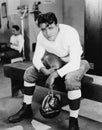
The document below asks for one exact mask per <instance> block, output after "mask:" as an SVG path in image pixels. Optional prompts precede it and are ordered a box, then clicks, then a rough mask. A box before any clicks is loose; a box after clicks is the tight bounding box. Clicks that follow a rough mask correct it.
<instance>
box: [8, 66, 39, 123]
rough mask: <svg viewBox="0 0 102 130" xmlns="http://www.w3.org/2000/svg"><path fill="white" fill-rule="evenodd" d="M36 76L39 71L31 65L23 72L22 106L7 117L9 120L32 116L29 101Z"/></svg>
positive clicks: (14, 121) (30, 101)
mask: <svg viewBox="0 0 102 130" xmlns="http://www.w3.org/2000/svg"><path fill="white" fill-rule="evenodd" d="M38 77H39V73H38V71H37V70H36V69H35V68H34V67H33V66H31V67H29V68H27V69H26V71H25V73H24V92H23V94H24V99H23V106H22V108H21V109H20V110H19V111H18V112H17V113H16V114H14V115H13V116H10V117H9V118H8V120H9V122H12V123H16V122H19V121H21V120H23V119H25V118H32V116H33V112H32V108H31V103H32V97H33V93H34V89H35V82H36V80H37V79H38Z"/></svg>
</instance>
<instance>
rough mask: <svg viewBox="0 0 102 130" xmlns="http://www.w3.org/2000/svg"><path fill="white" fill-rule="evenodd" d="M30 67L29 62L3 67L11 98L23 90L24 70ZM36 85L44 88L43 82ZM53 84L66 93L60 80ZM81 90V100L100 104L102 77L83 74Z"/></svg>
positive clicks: (56, 88) (101, 99)
mask: <svg viewBox="0 0 102 130" xmlns="http://www.w3.org/2000/svg"><path fill="white" fill-rule="evenodd" d="M31 65H32V63H31V62H29V61H24V62H17V63H12V64H6V65H4V76H6V77H8V78H10V79H11V90H12V96H13V97H14V96H15V95H17V93H18V91H19V89H20V90H23V74H24V71H25V69H26V68H27V67H29V66H31ZM38 84H39V85H40V86H42V87H44V84H43V80H42V81H40V82H39V83H38ZM55 84H56V85H55V87H54V89H55V90H57V91H61V92H65V93H66V90H65V87H64V83H63V81H62V80H61V79H60V80H59V79H57V80H56V82H55ZM62 86H63V87H62ZM81 90H82V97H83V98H87V99H91V100H94V101H98V102H102V77H101V76H96V75H90V74H85V75H84V77H83V79H82V87H81Z"/></svg>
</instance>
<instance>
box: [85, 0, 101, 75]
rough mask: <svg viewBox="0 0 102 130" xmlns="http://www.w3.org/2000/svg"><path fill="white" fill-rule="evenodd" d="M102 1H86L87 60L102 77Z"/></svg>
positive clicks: (93, 71)
mask: <svg viewBox="0 0 102 130" xmlns="http://www.w3.org/2000/svg"><path fill="white" fill-rule="evenodd" d="M101 5H102V0H85V46H84V47H85V48H84V49H85V58H86V59H87V60H88V61H89V62H90V63H92V64H93V66H94V69H93V70H92V71H91V73H94V74H97V75H102V60H101V59H102V7H101Z"/></svg>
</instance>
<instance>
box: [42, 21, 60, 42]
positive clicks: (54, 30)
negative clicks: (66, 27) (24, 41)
mask: <svg viewBox="0 0 102 130" xmlns="http://www.w3.org/2000/svg"><path fill="white" fill-rule="evenodd" d="M40 29H41V31H42V33H43V35H44V37H45V38H46V39H48V40H49V41H54V40H55V39H56V36H57V34H58V25H56V24H54V23H52V24H50V25H48V26H47V24H46V23H42V24H41V25H40Z"/></svg>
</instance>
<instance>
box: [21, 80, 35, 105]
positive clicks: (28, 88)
mask: <svg viewBox="0 0 102 130" xmlns="http://www.w3.org/2000/svg"><path fill="white" fill-rule="evenodd" d="M34 89H35V83H28V82H26V81H24V99H23V102H24V103H26V104H27V105H30V104H31V103H32V98H33V93H34Z"/></svg>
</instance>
